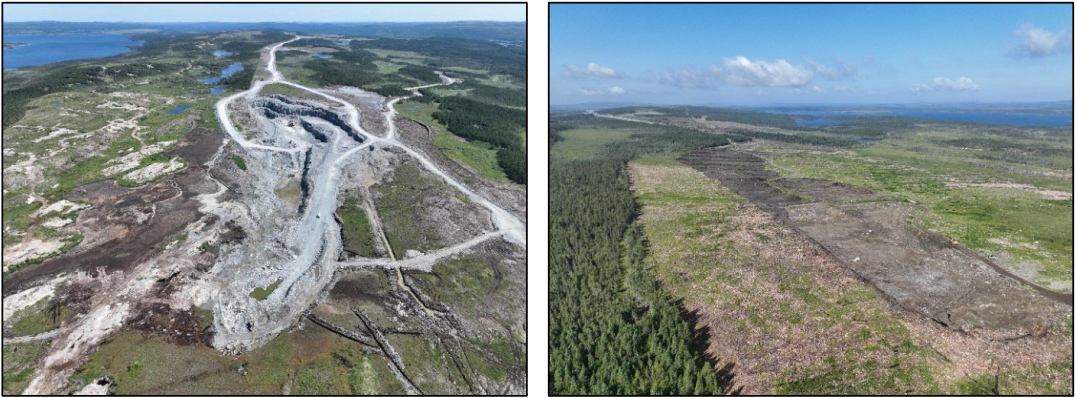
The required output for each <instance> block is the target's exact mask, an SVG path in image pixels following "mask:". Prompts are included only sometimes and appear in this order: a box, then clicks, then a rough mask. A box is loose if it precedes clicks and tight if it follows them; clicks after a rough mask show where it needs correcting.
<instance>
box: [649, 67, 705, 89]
mask: <svg viewBox="0 0 1076 398" xmlns="http://www.w3.org/2000/svg"><path fill="white" fill-rule="evenodd" d="M651 78H652V79H653V80H654V81H656V82H658V83H660V84H664V85H666V86H673V87H681V88H701V89H712V88H717V85H716V84H715V83H714V79H713V76H710V75H707V74H706V73H705V72H703V71H700V70H695V69H678V70H672V71H667V72H662V73H651Z"/></svg>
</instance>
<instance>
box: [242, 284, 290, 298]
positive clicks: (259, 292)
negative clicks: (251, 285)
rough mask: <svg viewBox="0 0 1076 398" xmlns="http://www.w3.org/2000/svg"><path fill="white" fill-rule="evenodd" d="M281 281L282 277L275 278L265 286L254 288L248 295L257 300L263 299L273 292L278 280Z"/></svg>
mask: <svg viewBox="0 0 1076 398" xmlns="http://www.w3.org/2000/svg"><path fill="white" fill-rule="evenodd" d="M283 281H284V280H283V279H277V280H276V282H273V283H272V284H270V285H269V286H267V287H265V288H260V287H259V288H255V289H254V291H252V292H250V297H252V298H254V299H255V300H258V301H262V300H265V299H266V298H268V297H269V295H270V294H273V291H274V290H276V288H277V287H278V286H280V282H283Z"/></svg>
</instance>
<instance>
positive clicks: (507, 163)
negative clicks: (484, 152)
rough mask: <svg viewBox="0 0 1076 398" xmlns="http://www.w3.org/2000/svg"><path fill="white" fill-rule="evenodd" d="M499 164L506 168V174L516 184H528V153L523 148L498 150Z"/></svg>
mask: <svg viewBox="0 0 1076 398" xmlns="http://www.w3.org/2000/svg"><path fill="white" fill-rule="evenodd" d="M497 164H499V165H501V168H502V169H504V174H505V175H507V176H508V179H509V180H512V182H515V183H516V184H524V185H525V184H527V153H526V152H524V151H521V150H510V149H500V150H498V151H497Z"/></svg>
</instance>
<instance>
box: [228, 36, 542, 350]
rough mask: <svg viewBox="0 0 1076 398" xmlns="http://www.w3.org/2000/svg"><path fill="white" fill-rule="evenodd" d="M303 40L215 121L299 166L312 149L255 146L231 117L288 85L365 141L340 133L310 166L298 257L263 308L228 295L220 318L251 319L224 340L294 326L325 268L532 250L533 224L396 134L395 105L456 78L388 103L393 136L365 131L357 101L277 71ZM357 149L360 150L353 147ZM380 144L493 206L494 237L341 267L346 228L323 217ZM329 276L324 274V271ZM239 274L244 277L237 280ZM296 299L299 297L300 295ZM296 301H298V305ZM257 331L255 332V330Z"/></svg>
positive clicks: (239, 139) (413, 265)
mask: <svg viewBox="0 0 1076 398" xmlns="http://www.w3.org/2000/svg"><path fill="white" fill-rule="evenodd" d="M302 38H303V37H302V36H296V37H295V38H293V39H291V40H288V41H284V42H281V43H277V44H274V45H272V46H270V47H269V60H268V65H267V68H268V70H269V73H270V76H271V77H270V79H269V80H268V81H261V80H259V81H256V82H255V83H254V84H253V85H252V86H251V88H250V89H249V90H247V91H243V92H240V93H236V94H233V95H230V96H228V97H225V98H222V99H221V100H220V101H218V102H217V103H216V105H215V109H216V115H217V118H218V119H219V121H220V124H221V127H222V128H223V130H224V131H225V133H226V134H228V136H229V137H230V138H231V139H232V140H234V141H235V142H236V144H238V145H239V147H240V148H242V149H243V150H244V151H246V152H248V153H252V152H254V151H274V152H284V153H288V154H290V155H292V159H293V162H294V161H297V160H298V157H299V156H301V155H302V154H303V153H304V152H306V151H307V150H308V149H309V148H310V145H311V144H308V143H305V142H302V141H294V140H292V141H291V142H292V145H290V146H288V147H279V146H272V145H266V144H263V143H259V142H255V141H254V140H249V139H247V137H245V136H244V135H243V134H242V133H241V132H239V131H238V130H237V129H236V127H235V125H234V124H233V123H232V121H231V117H230V112H231V111H230V105H231V104H232V103H233V102H235V101H236V100H238V99H240V98H252V97H254V96H256V95H257V93H258V92H259V91H260V90H261V89H262V88H263V87H265V86H266V85H268V84H284V85H288V86H291V87H294V88H297V89H300V90H303V91H306V92H309V93H312V94H314V95H317V96H319V97H322V98H325V99H326V100H328V101H331V102H334V103H337V104H340V105H341V107H342V108H343V111H344V113H346V116H347V117H346V118H345V119H346V124H347V125H348V127H350V128H351V129H353V130H354V131H355V132H357V134H358V136H359V137H360V138H361V139H360V140H357V141H358V142H355V141H356V140H354V139H352V138H351V137H348V136H345V135H344V134H342V133H341V132H337V133H336V134H335V137H334V138H333V140H332V141H331V146H330V147H329V148H328V150H326V151H325V155H324V158H321V159H320V160H318V161H317V162H316V163H315V164H311V165H310V167H312V168H314V169H313V170H314V171H315V172H314V173H313V174H312V177H313V179H314V181H313V188H312V190H311V191H310V194H309V197H308V199H307V200H308V201H307V206H306V209H305V212H304V213H303V214H301V215H300V217H301V218H300V220H299V221H298V225H297V227H296V229H295V232H294V234H293V236H292V242H293V244H294V246H293V248H292V258H291V259H290V260H288V261H287V262H286V264H282V266H281V267H279V268H276V269H278V270H279V274H278V276H279V278H280V280H281V284H280V285H279V287H278V288H277V289H275V290H274V291H273V292H272V293H271V294H270V295H269V297H268V298H267V299H266V300H265V301H261V302H254V301H252V300H251V301H246V302H245V303H239V302H237V301H236V300H235V299H239V298H241V297H245V296H246V292H231V293H230V294H229V295H225V296H222V297H221V300H220V301H218V303H217V306H216V309H215V310H214V312H218V311H220V312H219V313H220V314H224V313H228V314H236V315H237V316H240V317H241V318H242V319H245V320H243V321H239V322H235V320H232V321H230V322H228V324H227V325H226V324H223V323H222V324H219V325H218V326H221V327H219V328H218V337H219V336H230V337H227V338H226V339H225V340H228V341H236V342H242V341H251V342H253V341H257V340H259V339H260V337H259V336H265V335H267V334H271V333H275V332H276V331H278V330H280V329H282V328H283V327H286V326H287V324H290V322H291V320H292V319H294V318H295V317H297V316H298V315H299V314H300V311H301V310H303V309H304V308H305V307H306V304H305V303H304V302H303V301H304V300H305V299H302V298H304V297H307V298H308V296H309V297H314V296H316V294H315V292H317V291H320V290H321V288H323V287H324V284H326V283H328V280H327V279H324V278H319V277H317V276H313V278H311V276H312V275H318V273H317V272H309V271H311V270H317V269H318V268H320V267H321V266H322V265H326V266H327V267H328V268H326V269H322V271H328V272H329V273H330V274H331V273H332V272H334V271H335V270H336V269H339V268H366V267H380V268H386V269H395V270H397V271H399V270H400V269H422V270H429V269H430V267H432V265H433V264H434V263H435V262H437V261H439V260H440V259H442V258H445V257H448V256H451V255H453V254H456V253H459V252H462V251H464V250H467V249H470V248H472V247H474V246H475V245H477V244H479V243H482V242H485V241H487V240H489V239H493V238H503V239H505V240H506V241H508V242H510V243H513V244H515V245H517V246H519V247H521V248H526V239H527V235H526V225H525V224H524V223H523V222H522V221H521V220H520V219H519V218H517V217H516V216H514V215H513V214H511V213H510V212H508V211H507V210H505V209H504V208H502V207H501V206H499V205H497V204H495V203H493V202H492V201H490V200H488V199H487V198H485V197H483V196H482V195H480V194H478V193H477V192H475V191H474V190H472V189H471V188H470V187H468V186H466V185H464V184H463V183H461V182H459V181H457V180H456V179H455V178H453V177H452V176H450V175H448V174H447V173H445V172H444V171H443V170H441V169H440V168H439V167H438V166H437V165H436V164H435V163H434V162H433V161H431V160H430V159H428V158H427V157H426V156H425V155H423V154H422V153H420V152H418V151H416V150H414V149H412V148H410V147H408V146H407V145H405V144H403V143H402V142H400V141H399V140H397V138H396V137H397V131H396V124H395V118H396V116H397V113H396V110H395V109H394V107H393V105H394V104H395V103H396V102H397V101H400V100H404V99H407V98H412V97H414V96H418V95H421V94H419V93H418V92H417V90H419V89H422V88H428V87H435V86H441V85H448V84H452V83H454V82H455V80H454V79H451V78H449V77H447V76H445V75H444V74H442V73H438V75H439V76H440V77H441V80H442V81H441V83H435V84H428V85H423V86H418V87H411V88H407V89H406V90H408V91H410V92H411V93H412V95H410V96H405V97H398V98H395V99H392V100H391V101H389V102H388V104H387V105H386V106H387V108H388V112H384V113H382V114H383V115H384V117H385V119H386V124H387V125H388V130H387V133H386V134H385V137H378V136H376V135H373V134H370V133H369V132H367V131H366V130H365V129H363V128H362V126H361V125H360V123H359V120H360V117H359V116H360V114H359V110H358V109H357V108H356V107H355V106H354V105H353V104H351V103H350V102H347V101H345V100H343V99H341V98H338V97H335V96H332V95H330V94H327V93H325V92H322V91H319V90H316V89H313V88H310V87H306V86H303V85H301V84H298V83H295V82H291V81H288V80H286V79H285V78H284V76H283V74H281V73H280V72H279V71H278V70H277V68H276V52H277V50H279V49H280V48H281V47H283V46H285V45H286V44H288V43H291V42H294V41H296V40H299V39H302ZM351 144H356V145H355V146H354V147H351V148H348V146H350V145H351ZM373 145H377V146H382V147H396V148H399V149H401V150H402V151H404V152H405V153H407V155H409V156H411V157H413V158H414V159H415V160H417V161H418V162H419V163H421V164H422V166H423V167H424V168H426V169H427V170H429V171H430V172H431V173H433V174H435V175H437V176H439V177H440V178H441V179H443V180H444V181H445V183H447V184H448V185H450V186H452V187H454V188H456V189H458V190H459V191H460V192H462V193H463V194H464V195H466V196H467V197H468V198H469V199H470V200H471V201H472V202H474V203H477V204H478V205H480V206H482V207H484V208H486V209H487V210H488V211H489V213H490V218H491V221H492V224H493V226H494V228H495V231H491V232H487V233H485V234H483V235H480V236H477V237H475V238H472V239H470V240H468V241H465V242H463V243H460V244H458V245H455V246H451V247H447V248H444V249H440V250H437V251H435V252H432V253H429V254H426V255H423V256H420V257H414V258H408V259H400V260H397V259H395V258H392V259H380V260H369V261H353V262H337V261H335V260H333V259H332V257H333V255H331V254H328V253H335V252H337V251H338V249H339V248H340V246H341V242H340V233H339V228H338V226H337V224H336V221H335V220H334V219H333V217H323V216H322V215H330V214H333V213H334V212H335V211H336V204H337V203H336V199H337V191H338V188H339V186H340V183H341V181H340V179H341V178H342V174H343V172H342V170H343V168H344V167H346V166H347V165H348V164H350V162H352V161H353V160H354V158H353V155H355V154H357V153H359V151H361V150H363V149H366V148H368V147H370V146H373ZM229 272H232V273H234V272H242V271H238V270H232V271H229ZM322 274H324V272H323V273H322ZM235 276H237V277H238V275H235ZM238 287H239V286H231V285H229V288H230V289H231V290H235V289H236V288H238ZM297 293H298V294H299V296H294V295H295V294H297ZM233 295H234V296H235V299H228V298H227V297H231V296H233ZM295 297H299V299H297V298H295ZM296 300H298V301H296ZM240 301H243V300H240ZM250 306H253V307H250ZM265 306H268V307H265ZM261 307H265V308H269V307H276V308H287V310H286V312H287V313H289V314H290V315H295V316H271V317H270V318H269V319H267V318H264V317H263V318H261V319H262V320H261V321H255V317H256V315H254V313H255V312H259V311H260V310H258V308H261ZM245 313H250V315H249V316H248V315H241V314H245ZM217 320H218V321H221V322H223V320H222V318H220V317H218V319H217ZM243 324H246V327H245V329H244V328H243V327H242V326H237V325H243ZM252 325H253V326H254V328H253V329H252Z"/></svg>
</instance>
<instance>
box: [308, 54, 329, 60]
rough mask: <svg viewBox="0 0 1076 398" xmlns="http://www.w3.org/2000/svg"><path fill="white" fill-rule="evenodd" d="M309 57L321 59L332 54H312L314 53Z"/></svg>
mask: <svg viewBox="0 0 1076 398" xmlns="http://www.w3.org/2000/svg"><path fill="white" fill-rule="evenodd" d="M311 57H314V58H321V59H329V58H332V57H333V56H332V54H314V55H311Z"/></svg>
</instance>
